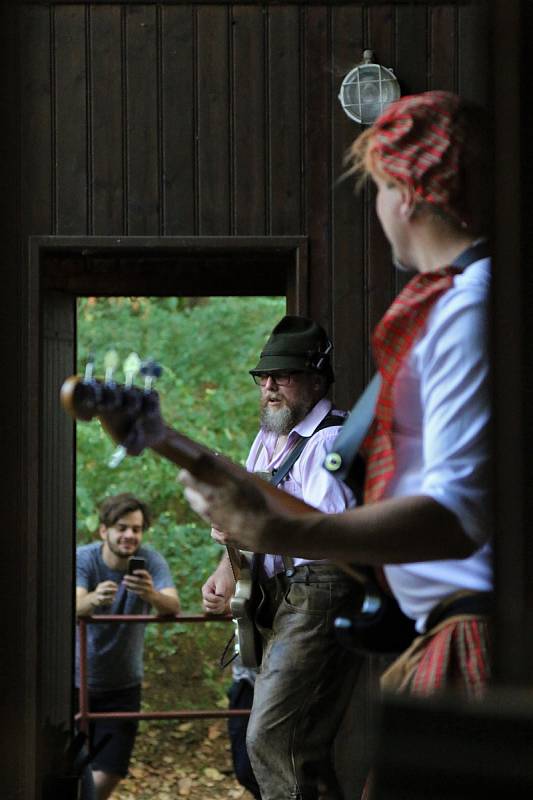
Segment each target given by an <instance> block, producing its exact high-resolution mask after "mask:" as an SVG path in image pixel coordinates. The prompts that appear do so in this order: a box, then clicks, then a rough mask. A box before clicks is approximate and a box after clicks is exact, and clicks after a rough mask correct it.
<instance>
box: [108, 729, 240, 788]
mask: <svg viewBox="0 0 533 800" xmlns="http://www.w3.org/2000/svg"><path fill="white" fill-rule="evenodd" d="M143 727H144V730H143V731H142V733H141V734H140V735H139V737H138V740H137V746H136V749H135V752H134V755H133V758H132V762H131V766H130V775H129V776H128V778H126V779H125V780H124V781H123V782H122V783H121V784H120V786H119V787H118V789H117V790H116V791H115V793H114V794H113V798H114V800H174V799H175V798H176V797H184V798H189V800H219V798H229V800H253V796H252V795H251V794H249V793H248V792H247V791H245V790H244V789H243V788H242V786H240V784H239V783H238V782H237V781H236V779H235V777H234V775H233V768H232V764H231V754H230V750H229V743H228V737H227V733H226V722H225V720H215V721H214V722H210V723H206V722H205V721H203V720H201V721H198V720H194V721H191V722H184V723H179V722H178V723H177V724H176V723H174V724H173V725H171V723H169V722H159V723H156V722H151V721H150V722H146V723H145V724H144V725H143Z"/></svg>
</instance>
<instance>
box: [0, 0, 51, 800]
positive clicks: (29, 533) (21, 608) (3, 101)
mask: <svg viewBox="0 0 533 800" xmlns="http://www.w3.org/2000/svg"><path fill="white" fill-rule="evenodd" d="M20 14H21V19H20V21H19V20H17V18H16V16H15V6H14V4H7V3H4V4H2V6H1V7H0V70H1V74H2V81H3V86H2V89H3V91H2V92H1V93H0V115H1V119H2V130H1V134H0V137H1V143H2V193H1V197H0V208H1V212H0V213H1V217H0V218H1V220H2V249H1V256H0V269H1V274H2V292H3V298H4V303H3V309H2V314H1V315H0V340H1V341H2V348H3V368H4V374H5V375H6V376H9V378H8V379H7V380H8V383H9V391H7V392H4V396H3V402H2V415H1V419H0V440H1V441H2V446H3V451H4V453H5V454H6V457H5V458H3V459H2V463H1V466H0V482H1V485H2V490H3V497H4V503H3V512H4V513H3V527H4V531H5V536H4V545H5V546H4V547H3V563H2V567H3V568H2V597H3V599H4V605H5V607H6V608H9V613H7V614H5V615H4V618H3V620H2V636H1V638H0V663H1V664H2V668H1V669H0V693H1V696H2V703H1V715H2V726H3V730H4V732H5V733H4V736H3V747H2V749H1V753H0V774H1V775H2V794H3V795H4V796H5V797H6V798H8V797H20V798H24V800H25V798H29V797H30V795H31V793H32V792H33V790H34V786H35V777H36V759H35V752H36V750H37V746H36V726H35V710H36V707H37V692H36V684H37V680H36V676H37V674H38V670H37V657H36V655H37V636H38V630H37V624H36V622H37V619H36V616H37V614H36V605H37V603H36V597H35V592H34V591H32V587H33V586H34V580H35V574H36V565H37V558H36V551H37V537H36V536H34V535H33V530H32V529H31V523H30V520H31V518H32V515H36V513H37V504H36V503H35V502H32V500H33V498H32V497H31V486H32V482H34V480H35V472H36V463H35V462H36V459H35V458H34V459H33V463H32V462H31V460H30V459H29V458H28V451H29V448H28V440H29V431H28V421H29V420H31V419H32V416H31V414H30V413H29V405H30V399H29V393H28V391H27V389H28V387H27V373H28V361H29V349H28V342H27V332H28V300H27V294H28V293H27V272H26V270H25V269H24V265H25V264H26V263H27V258H26V252H25V247H24V244H25V243H26V242H27V236H26V233H27V227H28V226H29V225H30V224H39V225H42V226H43V228H44V230H46V229H47V228H46V226H48V225H49V224H50V223H49V219H50V151H49V150H48V151H46V149H45V152H44V156H45V157H44V159H43V161H42V162H40V161H39V159H38V158H37V157H36V158H35V162H34V164H33V166H34V167H35V169H36V173H35V178H36V192H37V193H39V197H40V199H41V200H42V207H41V209H40V210H39V211H36V212H33V211H32V210H31V179H32V171H31V166H30V165H29V164H28V162H27V161H26V162H25V163H24V165H23V166H22V170H21V161H20V159H21V157H22V154H23V153H24V154H25V156H28V155H29V151H30V150H31V144H32V138H33V137H34V136H35V133H36V131H35V130H34V129H32V125H33V123H37V122H41V121H42V120H43V119H44V120H49V119H50V63H49V62H50V59H49V54H50V26H49V11H48V9H34V8H31V9H26V8H24V9H23V12H22V11H21V12H20ZM26 37H27V38H26ZM26 41H28V42H29V45H28V47H26ZM32 56H33V59H34V60H32ZM21 91H22V96H23V97H22V99H23V100H24V102H23V103H21V102H20V101H21V97H20V94H21ZM26 91H29V92H31V96H32V99H31V100H28V101H27V102H26V97H25V95H26ZM37 100H42V104H41V106H40V108H39V103H38V102H37ZM28 113H29V115H30V116H29V118H28V117H27V116H26V114H28ZM21 120H27V122H24V123H23V124H22V126H21ZM48 127H49V126H48ZM44 138H45V142H44V143H43V147H44V148H46V134H45V137H44ZM48 143H49V142H48ZM32 155H33V154H32ZM28 193H30V194H28ZM28 212H30V213H31V219H30V217H28V218H26V217H25V216H24V214H25V213H28ZM23 221H24V223H25V224H24V227H23ZM32 410H33V409H32ZM34 424H35V427H36V426H37V425H36V421H35V423H34ZM8 531H10V532H12V534H13V535H11V536H9V540H8V533H7V532H8ZM21 587H24V591H21ZM13 598H16V601H15V602H13Z"/></svg>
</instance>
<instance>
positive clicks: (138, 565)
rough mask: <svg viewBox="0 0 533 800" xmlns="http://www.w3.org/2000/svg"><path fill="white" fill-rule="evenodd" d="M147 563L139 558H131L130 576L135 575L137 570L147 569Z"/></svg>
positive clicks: (129, 565) (129, 563) (129, 564)
mask: <svg viewBox="0 0 533 800" xmlns="http://www.w3.org/2000/svg"><path fill="white" fill-rule="evenodd" d="M145 565H146V561H145V560H144V558H140V557H139V556H131V558H129V559H128V575H133V570H135V569H145Z"/></svg>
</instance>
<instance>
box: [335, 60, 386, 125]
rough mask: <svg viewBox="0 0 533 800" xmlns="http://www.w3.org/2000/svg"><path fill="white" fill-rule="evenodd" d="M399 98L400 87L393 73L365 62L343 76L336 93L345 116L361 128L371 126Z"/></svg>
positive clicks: (377, 65) (378, 65)
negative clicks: (338, 90) (361, 126)
mask: <svg viewBox="0 0 533 800" xmlns="http://www.w3.org/2000/svg"><path fill="white" fill-rule="evenodd" d="M399 97H400V85H399V83H398V81H397V79H396V76H395V74H394V72H393V71H392V70H391V69H387V68H386V67H382V66H381V65H380V64H369V63H366V62H365V63H363V64H358V66H357V67H354V69H352V70H351V71H350V72H349V73H348V74H347V75H346V77H345V78H344V80H343V82H342V85H341V88H340V92H339V100H340V102H341V105H342V107H343V109H344V111H345V113H346V114H347V115H348V116H349V117H350V118H351V119H353V120H354V121H355V122H358V123H359V124H361V125H371V124H372V123H373V122H374V120H375V119H377V117H378V116H379V115H380V114H381V112H382V111H383V109H384V108H385V107H386V106H388V105H389V103H392V102H394V100H398V98H399Z"/></svg>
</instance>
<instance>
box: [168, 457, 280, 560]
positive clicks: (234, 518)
mask: <svg viewBox="0 0 533 800" xmlns="http://www.w3.org/2000/svg"><path fill="white" fill-rule="evenodd" d="M179 479H180V481H181V482H182V483H183V484H185V487H186V488H185V497H186V498H187V500H188V501H189V503H190V505H191V507H192V509H193V510H194V511H196V513H197V514H199V515H200V516H201V517H202V518H203V519H204V520H205V521H206V522H209V524H211V525H213V526H216V527H214V528H213V530H212V532H211V535H212V537H213V539H215V541H217V542H219V544H225V545H234V546H236V547H240V548H242V549H243V550H252V551H254V552H261V549H260V547H261V544H260V539H261V532H262V531H263V530H264V526H265V523H266V521H267V519H268V517H269V509H268V505H267V501H266V500H265V499H264V497H263V495H262V494H261V492H260V491H259V490H258V489H257V488H256V487H255V486H254V485H253V483H251V482H248V481H244V480H242V481H237V480H236V479H229V478H228V479H227V480H225V481H224V483H221V484H219V485H217V486H213V485H210V484H207V483H203V482H202V481H199V480H197V479H196V478H194V477H193V476H192V475H191V473H190V472H188V471H187V470H181V472H180V474H179Z"/></svg>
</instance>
